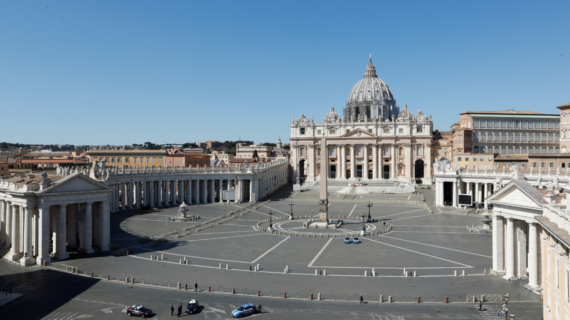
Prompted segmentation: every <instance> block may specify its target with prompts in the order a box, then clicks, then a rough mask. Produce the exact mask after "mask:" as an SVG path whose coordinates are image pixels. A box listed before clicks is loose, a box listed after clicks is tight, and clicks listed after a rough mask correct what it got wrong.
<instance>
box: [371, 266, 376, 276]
mask: <svg viewBox="0 0 570 320" xmlns="http://www.w3.org/2000/svg"><path fill="white" fill-rule="evenodd" d="M372 276H373V277H375V276H376V271H374V268H372Z"/></svg>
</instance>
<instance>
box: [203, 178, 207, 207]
mask: <svg viewBox="0 0 570 320" xmlns="http://www.w3.org/2000/svg"><path fill="white" fill-rule="evenodd" d="M202 200H203V203H208V179H204V195H203V196H202Z"/></svg>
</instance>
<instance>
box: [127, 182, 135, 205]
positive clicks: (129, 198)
mask: <svg viewBox="0 0 570 320" xmlns="http://www.w3.org/2000/svg"><path fill="white" fill-rule="evenodd" d="M127 201H128V203H129V204H128V205H127V208H129V210H130V209H133V208H134V206H133V183H132V182H127Z"/></svg>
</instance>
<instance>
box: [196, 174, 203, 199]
mask: <svg viewBox="0 0 570 320" xmlns="http://www.w3.org/2000/svg"><path fill="white" fill-rule="evenodd" d="M200 181H201V180H200V179H198V180H196V204H198V203H202V201H201V200H202V198H200Z"/></svg>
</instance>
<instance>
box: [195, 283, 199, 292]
mask: <svg viewBox="0 0 570 320" xmlns="http://www.w3.org/2000/svg"><path fill="white" fill-rule="evenodd" d="M194 291H196V292H197V291H198V282H196V283H194Z"/></svg>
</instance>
